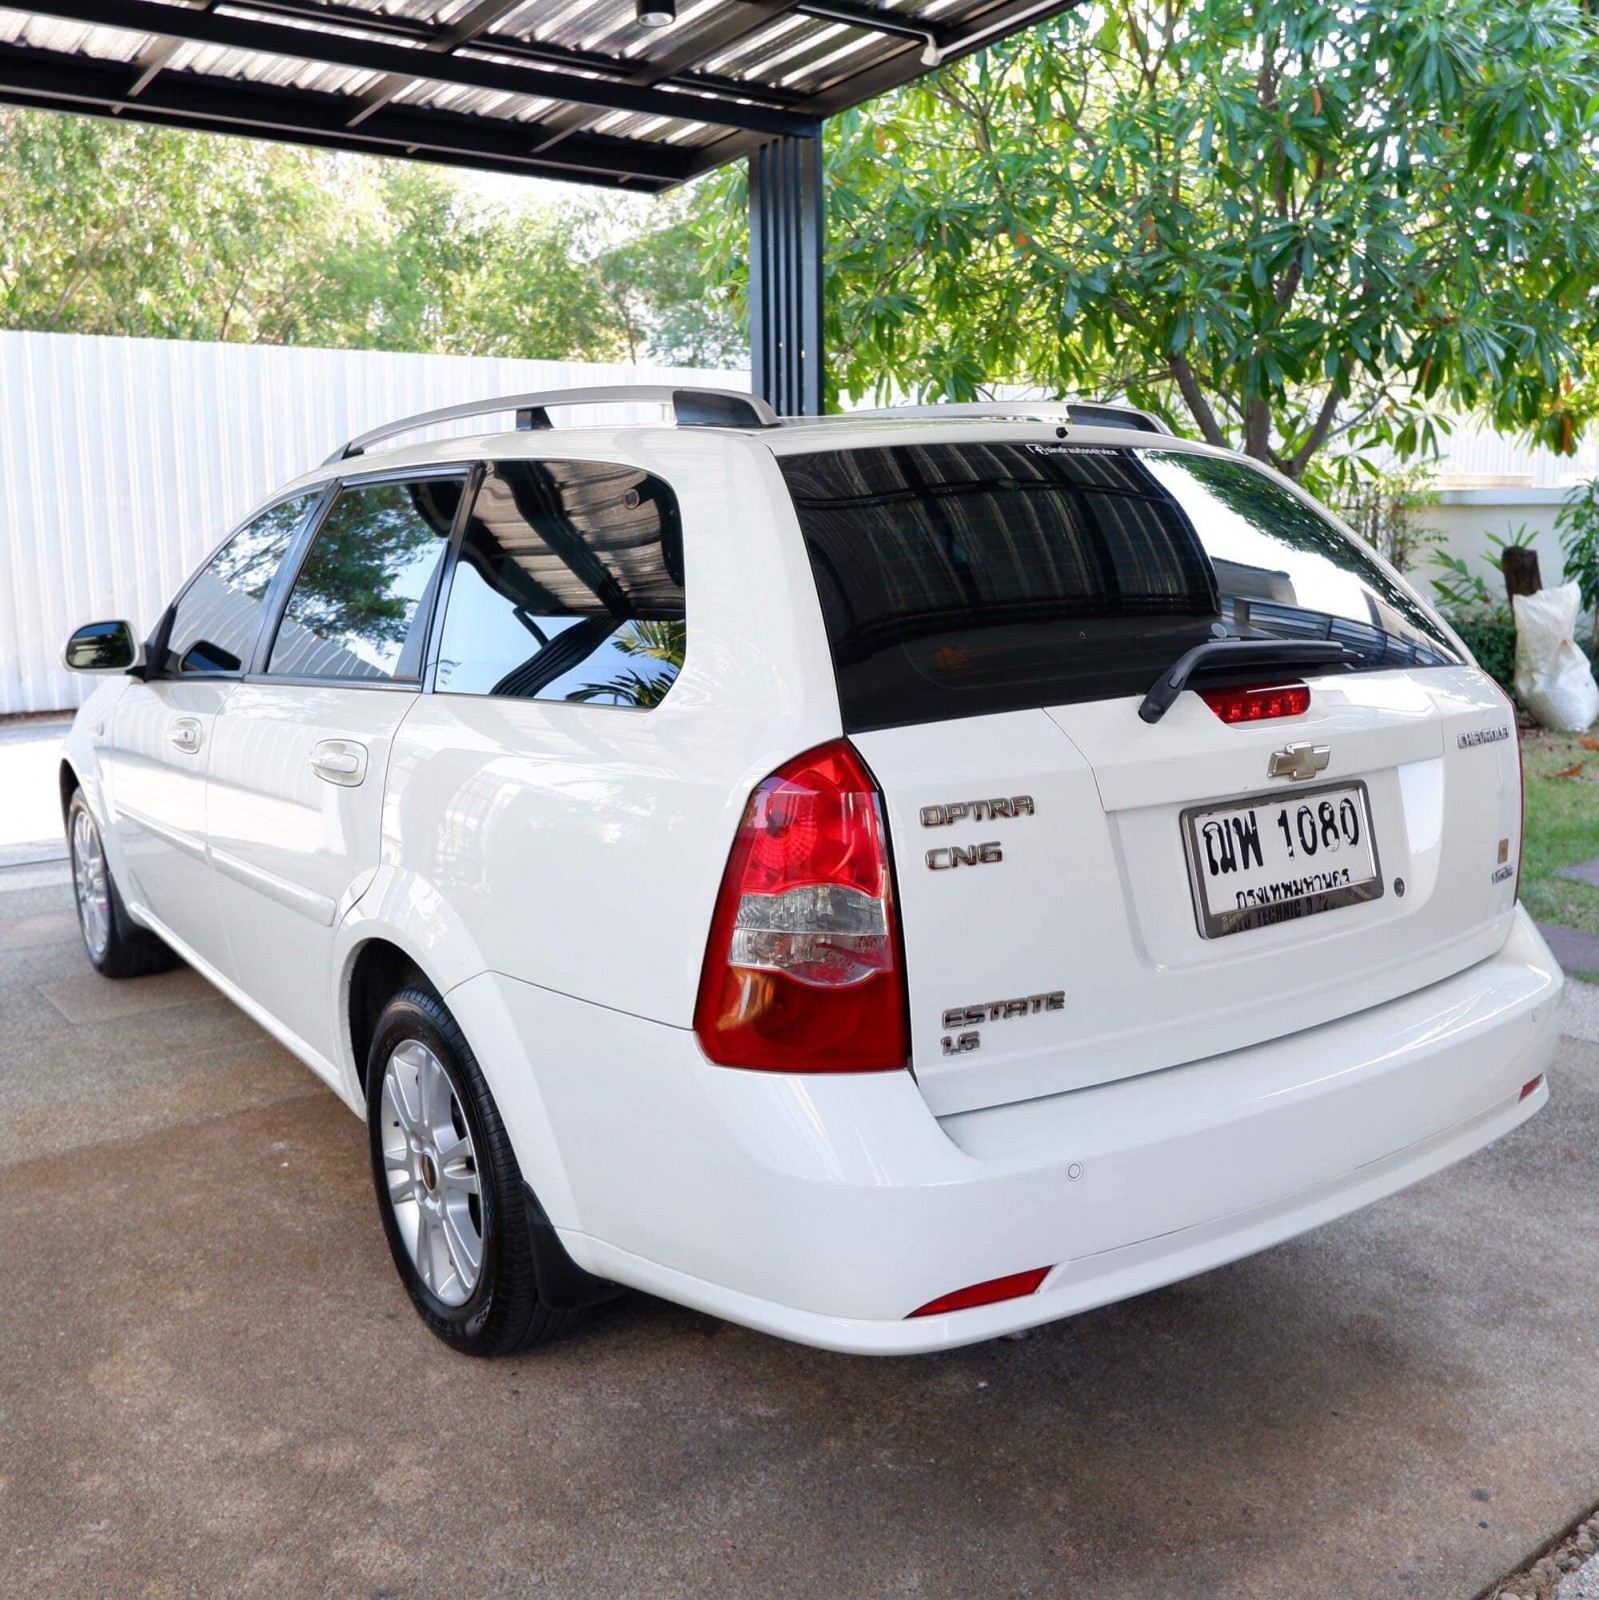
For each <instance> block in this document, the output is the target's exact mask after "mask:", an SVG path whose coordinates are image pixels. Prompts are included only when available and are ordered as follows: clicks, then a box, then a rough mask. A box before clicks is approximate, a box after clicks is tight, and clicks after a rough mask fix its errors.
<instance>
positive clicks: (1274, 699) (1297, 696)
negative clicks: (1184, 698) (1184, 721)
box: [1199, 683, 1310, 723]
mask: <svg viewBox="0 0 1599 1600" xmlns="http://www.w3.org/2000/svg"><path fill="white" fill-rule="evenodd" d="M1199 698H1200V699H1201V700H1203V701H1204V702H1205V704H1206V705H1207V706H1209V707H1210V709H1211V710H1212V711H1214V712H1215V713H1216V715H1217V716H1218V717H1220V718H1221V720H1222V721H1223V722H1228V723H1232V722H1265V721H1266V720H1267V719H1268V718H1271V717H1302V716H1304V714H1305V713H1306V712H1307V711H1309V710H1310V690H1309V688H1308V687H1307V686H1306V685H1304V684H1302V683H1282V684H1277V685H1274V686H1273V687H1270V688H1251V689H1201V690H1200V691H1199Z"/></svg>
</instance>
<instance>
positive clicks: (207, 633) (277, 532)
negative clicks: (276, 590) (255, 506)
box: [166, 490, 321, 677]
mask: <svg viewBox="0 0 1599 1600" xmlns="http://www.w3.org/2000/svg"><path fill="white" fill-rule="evenodd" d="M320 493H321V491H320V490H314V491H312V492H311V493H310V494H302V495H296V496H295V497H294V498H293V499H292V500H280V501H279V502H278V503H277V505H275V506H271V507H269V508H268V509H267V510H265V511H263V512H262V513H261V515H260V516H258V517H255V518H253V519H252V520H251V521H249V522H247V523H246V524H245V525H244V526H243V527H242V528H240V529H239V531H238V532H237V533H236V534H234V536H233V537H232V538H231V539H229V540H228V542H227V543H226V544H225V545H223V547H222V548H221V549H220V550H219V551H217V553H216V554H215V555H214V556H213V557H212V558H211V560H210V562H209V563H208V564H207V565H206V567H205V569H204V571H202V572H201V573H200V575H199V576H198V577H197V578H195V580H194V582H193V583H191V584H190V585H189V587H188V588H187V589H185V590H184V591H183V595H182V597H181V598H180V599H179V601H178V603H177V606H176V608H175V609H174V611H173V614H172V626H171V627H170V628H169V629H168V630H167V654H166V661H167V671H169V672H174V673H177V674H178V675H179V676H185V677H186V676H192V675H193V674H195V673H206V672H240V671H242V670H243V668H244V663H245V660H246V658H247V657H248V656H249V654H250V647H251V644H252V642H253V640H254V638H255V628H256V623H257V622H258V621H259V619H260V615H261V603H262V601H264V600H265V599H266V592H267V589H268V587H269V586H270V585H271V583H272V580H273V578H275V577H276V576H277V571H278V567H279V566H280V565H281V564H282V561H283V557H284V555H285V554H286V553H287V552H288V549H289V546H290V545H291V544H293V542H294V536H295V535H296V534H297V533H298V532H299V531H300V526H301V524H302V523H303V522H304V521H305V519H306V516H307V514H308V513H309V512H310V510H311V507H312V506H313V505H315V504H316V501H317V498H318V496H319V495H320Z"/></svg>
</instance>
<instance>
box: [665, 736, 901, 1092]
mask: <svg viewBox="0 0 1599 1600" xmlns="http://www.w3.org/2000/svg"><path fill="white" fill-rule="evenodd" d="M893 883H894V878H893V870H892V866H891V863H890V860H889V851H888V833H887V830H886V828H885V827H884V824H883V808H882V802H881V799H880V797H879V795H878V792H877V785H876V783H875V782H874V781H873V779H872V776H871V774H870V773H869V772H867V770H866V768H865V766H864V764H863V763H862V761H861V759H860V757H859V756H858V755H857V754H856V753H855V751H854V749H852V748H851V746H850V745H849V744H848V743H847V742H846V741H844V740H842V739H840V740H836V741H834V742H833V743H831V744H825V745H821V746H819V747H818V748H817V749H815V750H811V751H808V752H807V753H806V754H805V755H802V756H797V757H796V758H795V759H794V760H792V761H790V762H787V763H786V764H785V765H783V766H781V767H779V768H778V769H777V771H776V772H774V773H773V774H772V775H771V777H769V778H767V779H766V780H765V782H763V783H761V784H759V785H758V786H757V788H756V790H755V792H754V794H752V795H751V796H750V800H749V804H748V805H747V806H746V807H745V808H744V819H743V821H742V822H741V823H740V824H739V830H738V834H737V836H736V837H735V838H734V840H733V849H732V852H731V853H730V855H729V856H728V862H727V870H726V871H725V872H724V873H723V874H722V887H721V892H720V893H719V894H718V896H717V900H716V912H715V914H714V916H713V917H712V919H711V937H710V942H709V944H708V945H707V947H706V951H705V966H704V969H703V971H702V973H701V975H700V990H699V999H698V1001H697V1002H696V1004H695V1007H694V1031H695V1033H696V1034H697V1035H698V1037H699V1041H700V1047H701V1049H703V1050H704V1051H705V1054H706V1055H707V1056H709V1057H710V1059H711V1060H712V1061H715V1062H718V1063H720V1064H721V1065H723V1066H730V1067H753V1068H758V1069H760V1070H763V1071H767V1072H880V1071H888V1070H890V1069H894V1068H902V1067H904V1065H905V1062H906V1056H907V1052H908V1041H907V1030H906V1022H905V1017H906V1003H905V962H904V955H903V952H902V948H901V944H900V936H899V919H898V915H897V913H896V911H895V908H894V888H893Z"/></svg>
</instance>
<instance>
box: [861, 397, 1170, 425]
mask: <svg viewBox="0 0 1599 1600" xmlns="http://www.w3.org/2000/svg"><path fill="white" fill-rule="evenodd" d="M843 415H844V416H846V417H883V418H898V417H988V418H994V419H998V418H1004V417H1014V418H1017V419H1023V418H1025V419H1027V420H1029V421H1043V422H1075V423H1077V424H1078V425H1079V426H1080V427H1088V428H1131V429H1133V430H1134V431H1136V432H1138V433H1170V432H1171V429H1170V428H1168V427H1167V426H1166V424H1165V423H1164V422H1162V421H1161V420H1160V418H1159V417H1157V416H1156V415H1155V414H1154V413H1153V412H1151V411H1140V410H1139V409H1138V408H1137V407H1136V406H1120V405H1102V404H1100V403H1099V402H1098V401H1090V400H951V401H948V402H946V403H944V404H941V405H930V406H880V407H877V408H876V409H874V410H871V411H846V412H844V413H843Z"/></svg>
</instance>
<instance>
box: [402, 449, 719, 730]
mask: <svg viewBox="0 0 1599 1600" xmlns="http://www.w3.org/2000/svg"><path fill="white" fill-rule="evenodd" d="M686 644H687V631H686V626H685V622H684V604H683V570H682V537H681V533H680V530H679V524H678V511H677V499H676V497H675V496H674V495H673V493H672V491H671V489H670V488H669V487H668V486H667V485H666V484H665V483H663V482H662V481H661V480H660V479H659V478H656V477H654V476H652V475H651V474H650V473H647V472H641V471H640V470H639V469H638V468H636V467H629V466H624V465H619V464H613V463H609V462H593V461H501V462H497V463H496V464H495V465H494V466H493V467H492V468H491V469H490V470H489V472H488V474H487V476H486V477H485V478H484V480H483V485H482V487H481V489H480V490H479V491H478V496H477V500H476V501H475V503H474V504H473V506H472V512H471V516H470V517H469V519H468V521H467V526H466V532H465V535H464V536H463V538H462V541H461V553H460V557H459V559H458V560H457V562H456V567H455V574H454V576H453V577H452V578H451V580H450V597H449V602H448V605H447V606H446V609H445V616H444V632H443V638H442V641H441V644H440V649H439V665H438V675H437V678H436V681H435V685H434V686H435V688H436V689H438V690H440V691H442V692H445V693H453V694H477V695H503V696H507V697H512V698H517V699H525V700H577V701H588V702H591V703H593V704H599V705H613V706H630V707H633V708H635V709H642V710H648V709H650V708H651V707H653V706H656V705H659V704H660V702H661V700H662V699H664V698H665V695H666V692H667V690H668V689H670V688H671V686H672V684H673V683H674V682H675V681H676V679H677V675H678V673H679V671H681V669H682V666H683V656H684V651H685V648H686Z"/></svg>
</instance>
